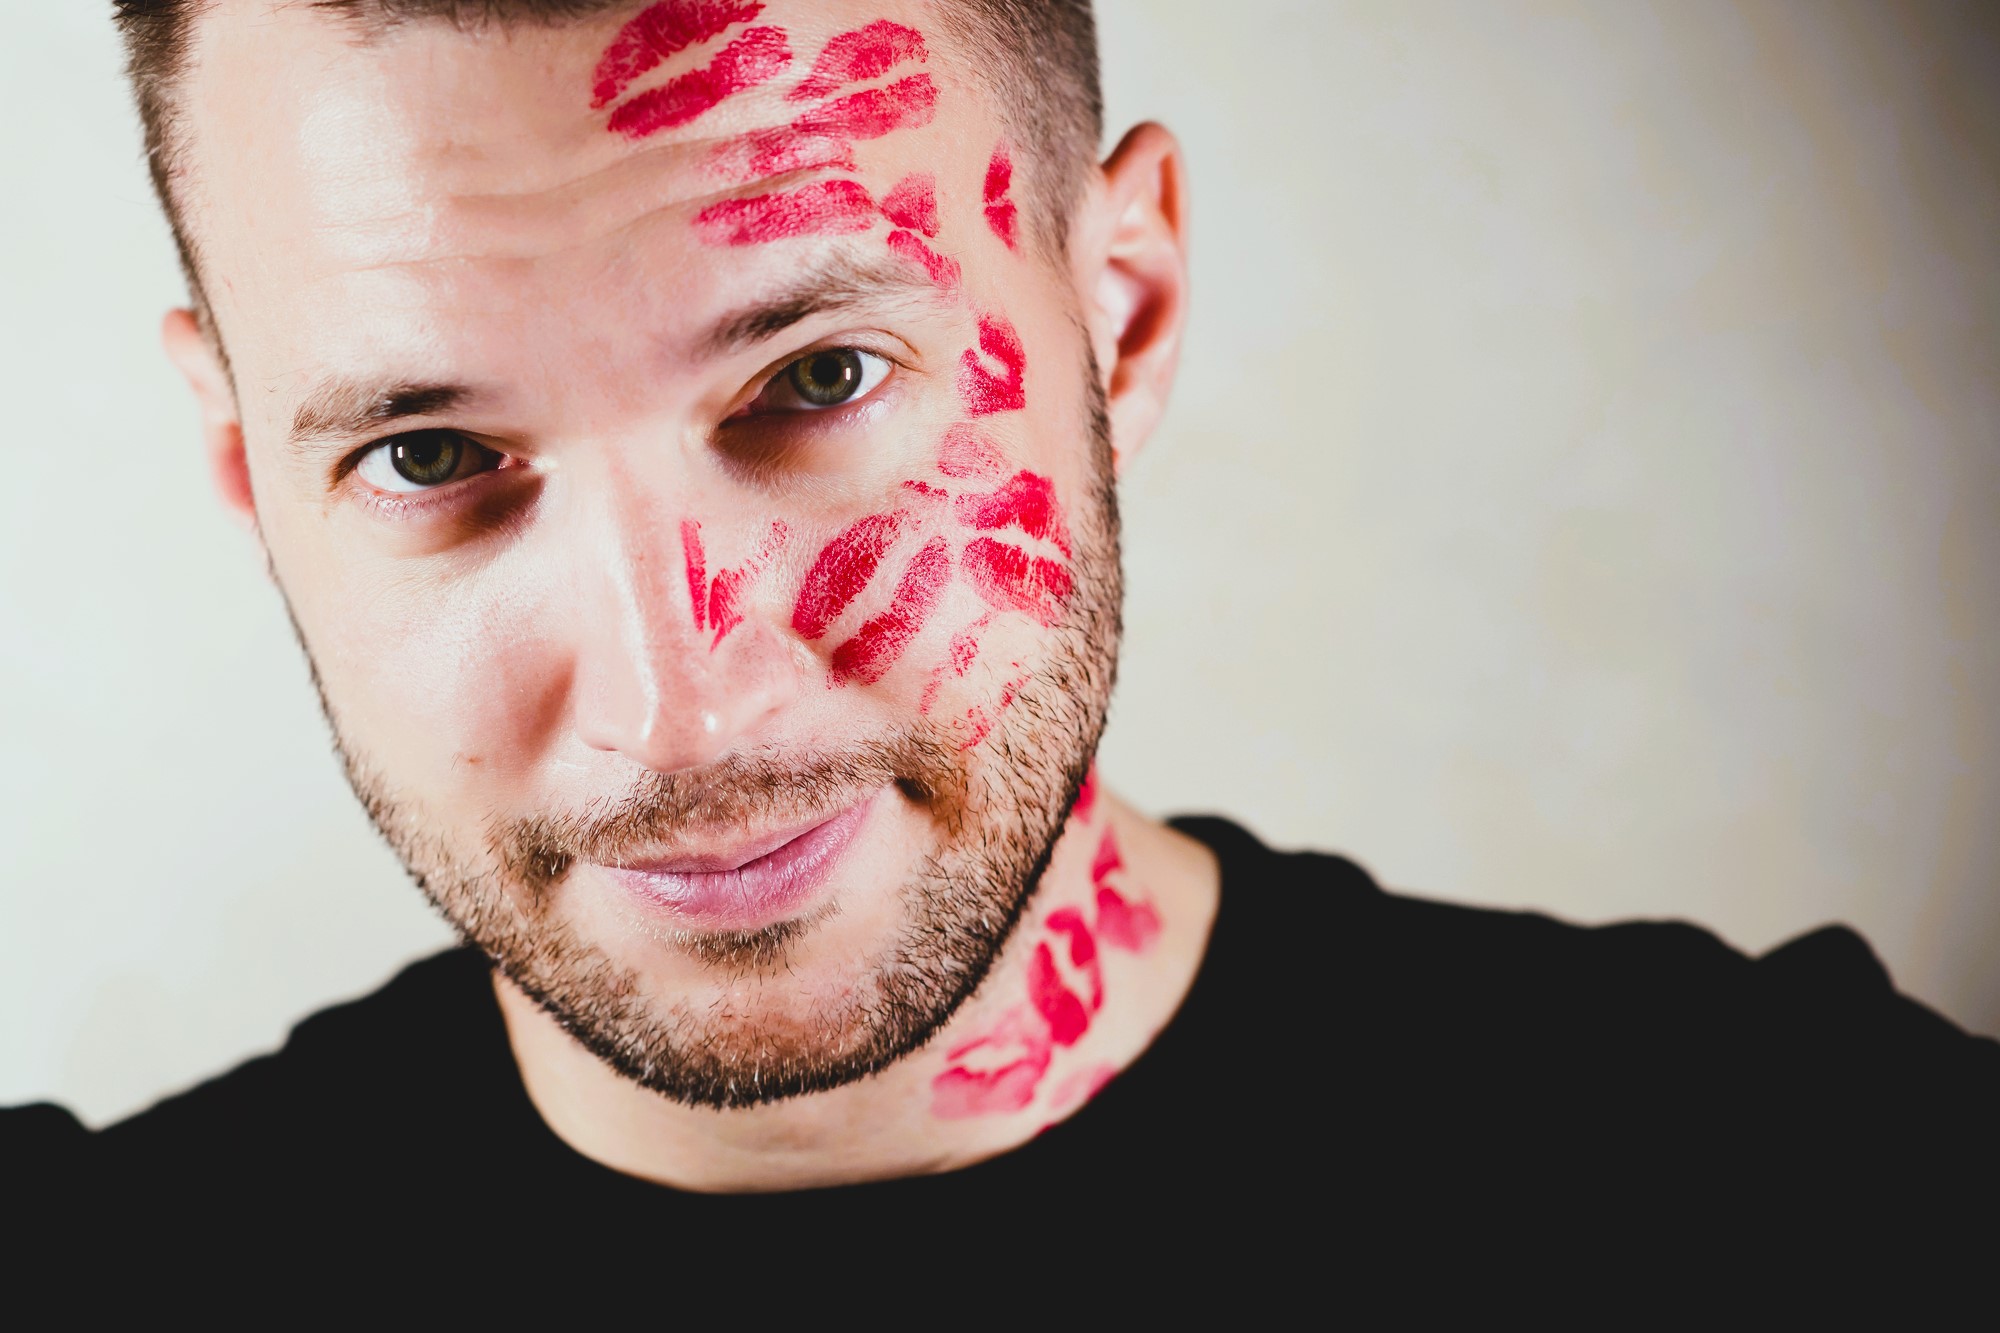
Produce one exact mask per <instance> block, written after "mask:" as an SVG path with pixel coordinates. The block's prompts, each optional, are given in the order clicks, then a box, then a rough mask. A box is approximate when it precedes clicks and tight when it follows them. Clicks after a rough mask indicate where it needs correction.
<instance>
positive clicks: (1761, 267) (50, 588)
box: [0, 0, 2000, 1122]
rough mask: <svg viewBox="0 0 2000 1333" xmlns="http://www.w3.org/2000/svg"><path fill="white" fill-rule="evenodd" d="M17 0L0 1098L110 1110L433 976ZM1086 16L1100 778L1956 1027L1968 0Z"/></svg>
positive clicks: (140, 248) (1965, 572) (1976, 189)
mask: <svg viewBox="0 0 2000 1333" xmlns="http://www.w3.org/2000/svg"><path fill="white" fill-rule="evenodd" d="M15 8H16V9H17V10H18V12H16V13H15V14H14V20H13V24H12V27H11V28H10V33H9V41H8V42H7V43H6V44H5V46H4V48H0V110H4V115H0V154H4V157H0V160H4V163H5V172H6V177H5V178H6V185H5V192H4V193H5V200H6V202H5V203H4V205H3V206H0V253H4V255H5V256H6V258H5V260H4V262H3V263H0V284H4V286H0V295H4V301H5V314H6V318H5V320H4V322H3V323H0V330H4V331H3V332H0V338H4V339H5V342H4V354H0V368H4V369H0V373H3V374H4V376H5V381H4V388H5V392H6V408H7V419H6V433H5V445H4V448H5V460H6V470H5V478H6V484H5V486H4V487H0V636H4V638H0V642H3V643H4V649H5V651H4V658H0V701H4V702H0V709H4V714H3V715H0V723H4V725H0V846H3V847H4V848H5V853H4V854H5V863H6V872H7V873H6V877H5V881H4V883H5V887H4V890H0V1103H6V1102H13V1101H21V1100H26V1099H30V1098H36V1097H54V1098H58V1099H60V1100H62V1101H65V1102H67V1103H68V1104H70V1105H71V1106H73V1107H75V1108H76V1109H78V1110H79V1111H80V1112H81V1113H82V1114H84V1115H85V1116H86V1117H87V1118H89V1119H90V1120H92V1121H95V1122H102V1121H104V1120H106V1119H107V1118H112V1117H115V1116H117V1115H120V1114H122V1113H125V1112H127V1111H130V1110H133V1109H135V1108H138V1107H140V1106H142V1105H144V1104H145V1103H147V1102H148V1101H150V1100H151V1099H153V1098H154V1097H156V1096H158V1095H160V1094H161V1093H163V1092H166V1091H168V1090H171V1089H174V1088H177V1087H180V1086H182V1085H185V1084H187V1083H189V1082H190V1081H192V1080H195V1079H197V1078H199V1077H201V1076H203V1075H205V1074H207V1073H210V1072H214V1071H217V1070H220V1069H222V1068H224V1067H226V1066H228V1065H230V1064H232V1063H233V1062H235V1061H237V1060H239V1059H241V1058H242V1057H244V1056H246V1055H249V1054H251V1053H253V1052H256V1051H259V1050H263V1049H267V1048H270V1047H272V1046H273V1045H275V1044H276V1043H277V1042H278V1041H280V1040H281V1038H282V1036H283V1033H284V1031H285V1029H286V1028H287V1027H288V1026H289V1024H290V1023H291V1022H292V1021H294V1020H295V1019H296V1018H298V1017H299V1016H301V1015H303V1014H305V1013H307V1012H309V1011H311V1010H313V1009H315V1008H317V1007H319V1006H321V1005H323V1004H325V1003H327V1002H328V1001H331V1000H334V999H336V998H340V997H345V996H349V995H353V994H356V993H359V992H362V991H365V990H367V989H370V988H372V987H373V986H375V985H376V984H378V983H379V982H380V981H381V980H382V979H384V978H385V977H386V976H387V975H388V974H389V973H390V972H391V971H392V970H393V969H394V968H395V967H396V966H397V965H398V964H399V963H400V962H401V961H403V960H405V959H407V958H410V957H412V956H415V955H418V954H421V953H423V952H426V951H428V950H431V949H434V948H436V947H438V946H440V945H441V944H443V943H445V942H446V939H447V935H446V932H445V930H444V928H443V927H442V926H441V925H440V924H439V923H438V922H437V921H435V920H434V919H433V918H432V917H431V916H430V915H429V914H428V913H427V911H426V909H425V908H423V907H422V906H421V905H420V902H419V899H418V896H417V894H416V892H415V891H414V890H413V889H411V888H410V887H409V886H408V885H407V884H406V883H405V882H404V881H403V879H402V877H401V874H400V872H399V871H398V869H397V867H396V865H395V864H394V863H393V861H392V860H391V858H390V857H389V856H388V855H387V854H386V853H385V852H384V851H383V850H382V849H381V848H379V847H378V846H377V845H376V843H375V841H374V840H373V837H372V834H371V833H370V831H369V830H368V828H367V827H366V825H365V823H364V821H363V819H362V817H361V816H360V814H359V813H358V812H357V811H356V809H355V808H354V805H353V802H352V801H351V799H350V798H349V796H348V794H347V791H346V790H345V788H344V787H343V785H342V784H341V782H340V779H339V777H338V776H337V773H336V770H335V766H334V763H333V761H332V759H331V758H330V756H329V753H328V745H327V741H326V737H325V735H324V733H323V731H322V728H321V724H320V721H319V718H318V715H317V713H316V711H315V709H314V707H313V704H312V700H311V697H310V695H309V692H308V689H307V685H306V680H305V674H304V671H303V669H302V666H301V664H300V662H299V660H298V657H297V653H296V651H295V650H294V648H293V646H292V643H291V641H290V639H289V637H288V635H287V632H286V630H285V627H284V623H283V618H282V615H281V612H280V608H279V605H278V602H277V599H276V597H275V596H274V595H273V593H272V592H271V591H270V590H269V589H268V588H267V587H266V586H265V584H264V582H263V578H262V571H261V567H260V564H259V561H258V559H257V557H256V555H255V554H254V552H253V551H252V550H251V549H250V548H249V546H248V544H247V542H246V540H245V539H244V538H243V537H241V536H240V535H239V534H238V533H236V532H235V531H234V530H233V529H231V528H230V527H229V526H228V525H227V524H226V523H225V522H224V520H223V518H222V517H221V514H220V513H219V511H218V509H217V507H216V505H215V504H214V503H213V502H212V501H211V499H210V497H209V495H208V494H207V492H206V490H205V483H204V479H203V476H202V471H201V468H200V465H199V460H198V455H197V449H196V439H195V435H194V418H193V414H192V411H191V409H190V407H189V405H188V404H187V402H186V401H185V400H184V397H183V391H182V390H181V388H180V386H179V385H178V384H176V383H175V382H174V380H173V379H172V377H171V376H170V374H169V372H168V370H167V367H166V366H165V364H164V362H163V361H162V360H161V358H160V357H159V355H158V354H157V352H156V350H155V342H154V328H155V324H156V320H157V317H158V315H159V313H160V311H161V310H163V309H164V308H165V307H166V306H167V305H168V304H170V303H171V302H173V301H175V300H176V299H177V296H178V289H177V284H176V277H175V273H174V270H173V267H172V263H171V257H170V252H169V247H168V242H167V239H166V236H165V234H164V231H163V229H162V227H161V226H160V224H159V223H158V222H157V221H156V219H155V218H154V215H153V206H152V203H151V200H150V199H149V198H148V197H147V193H146V185H145V181H144V176H143V173H142V171H141V168H140V164H139V158H138V152H137V148H136V135H135V134H134V132H133V128H132V125H131V119H130V115H129V113H128V111H127V106H126V100H125V94H124V91H123V89H122V87H121V86H120V83H119V80H118V75H117V68H116V54H115V51H114V48H113V42H112V36H111V32H110V27H109V24H108V21H107V20H106V18H105V17H104V15H105V13H106V12H107V11H108V9H109V6H108V4H103V3H95V2H94V0H93V2H91V3H86V2H84V0H64V2H63V3H61V4H53V3H50V4H44V3H36V4H34V5H32V6H29V5H18V6H16V7H15ZM1101 12H1102V19H1103V29H1104V46H1105V53H1106V61H1105V63H1106V76H1107V81H1108V91H1109V97H1110V104H1111V113H1112V118H1113V121H1114V124H1120V125H1122V124H1123V123H1128V122H1130V121H1132V120H1134V119H1135V118H1139V117H1144V116H1156V117H1159V118H1162V119H1164V120H1166V121H1168V122H1169V123H1171V124H1173V125H1174V126H1176V127H1177V128H1178V129H1179V131H1180V132H1181V133H1182V135H1183V136H1184V138H1185V141H1186V144H1187V148H1188V153H1189V159H1190V162H1191V163H1192V171H1193V180H1194V217H1195V228H1196V235H1195V240H1196V250H1195V256H1196V257H1195V277H1196V282H1197V314H1196V318H1195V324H1194V329H1193V332H1192V335H1191V337H1190V339H1189V343H1188V348H1187V360H1186V364H1185V369H1184V375H1183V379H1182V383H1181V387H1180V390H1179V397H1178V401H1177V404H1176V407H1175V410H1174V412H1173V414H1172V416H1171V417H1170V420H1169V424H1168V426H1167V428H1166V430H1165V431H1164V432H1163V433H1162V435H1161V436H1160V438H1159V439H1158V440H1157V441H1156V442H1155V444H1154V445H1153V447H1152V449H1151V451H1150V453H1149V454H1148V455H1146V456H1145V457H1144V458H1142V459H1141V461H1140V465H1139V466H1138V468H1137V469H1136V471H1135V473H1134V474H1133V476H1132V477H1131V479H1130V484H1129V486H1128V487H1127V490H1126V494H1125V503H1126V515H1127V520H1128V531H1129V537H1130V543H1129V557H1130V567H1131V602H1130V613H1129V618H1130V627H1131V628H1130V640H1129V647H1128V652H1127V655H1126V659H1125V667H1124V683H1123V687H1122V691H1121V694H1120V697H1119V700H1118V704H1117V707H1116V710H1115V714H1114V720H1113V730H1112V734H1111V736H1110V738H1109V740H1108V741H1107V746H1106V754H1105V760H1106V771H1107V773H1108V775H1109V777H1110V779H1111V780H1112V781H1113V782H1114V783H1116V784H1118V785H1121V786H1122V787H1123V788H1124V789H1125V790H1126V791H1127V792H1128V793H1129V794H1131V795H1132V796H1134V797H1135V798H1137V799H1138V800H1139V801H1140V802H1141V803H1142V804H1144V805H1145V806H1147V807H1148V808H1151V809H1153V810H1156V811H1162V812H1165V811H1172V810H1184V809H1213V810H1220V811H1226V812H1229V813H1233V814H1235V815H1237V816H1239V817H1241V818H1243V819H1244V820H1246V821H1247V822H1248V823H1250V824H1251V825H1252V826H1253V827H1255V828H1257V829H1258V830H1260V831H1261V832H1263V833H1264V834H1265V835H1267V836H1268V837H1270V838H1272V839H1274V840H1276V841H1278V842H1281V843H1287V844H1313V845H1317V846H1325V847H1337V848H1341V849H1344V850H1347V851H1349V852H1351V853H1353V854H1355V855H1357V856H1358V857H1360V858H1362V859H1363V860H1364V861H1366V862H1367V863H1368V864H1369V865H1371V866H1372V867H1373V868H1374V869H1375V870H1376V871H1377V873H1378V874H1380V875H1381V876H1382V877H1383V878H1385V879H1386V880H1387V881H1389V882H1390V883H1393V884H1396V885H1399V886H1403V887H1406V888H1409V889H1412V890H1415V891H1419V892H1424V893H1428V894H1432V895H1436V896H1441V897H1449V898H1457V899H1463V900H1469V901H1478V902H1488V903H1500V904H1518V905H1528V906H1534V907H1539V908H1543V909H1547V910H1552V911H1556V912H1559V913H1562V914H1564V915H1567V916H1571V917H1575V918H1579V919H1583V920H1602V919H1606V918H1612V917H1624V916H1630V915H1646V916H1688V917H1693V918H1695V919H1697V920H1700V921H1704V922H1707V923H1709V924H1710V925H1712V926H1713V927H1715V928H1716V929H1717V930H1719V931H1720V932H1721V933H1722V934H1723V935H1724V936H1725V937H1727V938H1728V939H1730V940H1731V941H1733V942H1735V943H1736V944H1738V945H1740V946H1742V947H1745V948H1749V949H1762V948H1765V947H1768V946H1769V945H1771V944H1773V943H1775V942H1777V941H1779V940H1781V939H1783V938H1785V937H1787V936H1789V935H1791V934H1794V933H1796V932H1798V931H1800V930H1803V929H1806V928H1808V927H1811V926H1813V925H1815V924H1817V923H1820V922H1823V921H1827V920H1836V919H1837V920H1845V921H1849V922H1853V923H1854V924H1856V925H1857V926H1859V927H1860V928H1862V929H1863V930H1864V931H1865V932H1866V933H1867V935H1868V936H1869V938H1870V939H1871V940H1873V941H1874V943H1875V945H1876V947H1877V949H1878V950H1879V951H1880V952H1881V954H1882V955H1883V957H1884V958H1885V959H1886V960H1887V961H1888V962H1889V964H1890V966H1891V967H1892V969H1893V970H1894V972H1895V974H1896V976H1897V977H1898V979H1899V980H1900V982H1901V983H1902V984H1903V985H1904V987H1905V988H1906V989H1908V990H1910V991H1912V992H1913V993H1915V994H1916V995H1918V996H1920V997H1922V998H1923V999H1925V1000H1927V1001H1929V1002H1931V1003H1933V1004H1935V1005H1937V1006H1939V1007H1941V1008H1942V1009H1943V1010H1944V1011H1945V1012H1946V1013H1948V1014H1951V1015H1952V1016H1954V1017H1955V1018H1957V1019H1958V1020H1959V1021H1960V1022H1962V1023H1964V1024H1967V1025H1969V1026H1971V1027H1974V1028H1977V1029H1982V1030H1985V1031H1988V1032H1993V1031H2000V970H1996V967H1995V963H1996V959H2000V895H1996V893H1995V892H1994V889H1995V887H1996V879H1997V878H2000V876H1996V871H2000V820H1996V817H1995V816H1996V806H2000V521H1996V520H2000V338H1996V327H1995V326H1996V318H2000V314H1997V313H1996V312H2000V299H1996V298H2000V96H1996V93H1995V89H1996V87H2000V77H1996V76H2000V60H1996V44H1997V43H1996V38H2000V22H1996V19H1995V16H1996V14H1997V13H2000V11H1996V9H1995V8H1994V7H1992V6H1990V5H1989V6H1980V5H1976V4H1975V5H1964V6H1946V5H1939V4H1928V3H1926V4H1910V3H1902V4H1896V5H1888V4H1840V3H1834V2H1833V0H1797V2H1795V3H1779V2H1777V0H1764V2H1763V3H1754V4H1723V3H1716V2H1714V0H1664V2H1663V3H1657V4H1641V3H1632V2H1614V0H1603V2H1601V3H1594V4H1586V3H1494V2H1493V0H1463V2H1462V3H1438V2H1426V3H1407V2H1399V3H1393V4H1345V3H1343V4H1332V3H1325V2H1324V0H1312V2H1310V3H1293V4H1280V3H1268V2H1267V3H1250V2H1249V0H1237V2H1236V3H1233V4H1229V5H1217V4H1213V3H1209V2H1208V0H1200V2H1195V0H1187V2H1184V3H1183V2H1167V0H1109V2H1108V3H1104V4H1103V5H1102V6H1101ZM1982 85H1983V86H1982ZM1295 943H1296V944H1297V945H1298V946H1299V947H1300V949H1301V953H1300V955H1299V957H1300V959H1301V960H1302V962H1304V963H1305V964H1306V965H1310V960H1311V946H1312V941H1310V940H1302V941H1296V942H1295Z"/></svg>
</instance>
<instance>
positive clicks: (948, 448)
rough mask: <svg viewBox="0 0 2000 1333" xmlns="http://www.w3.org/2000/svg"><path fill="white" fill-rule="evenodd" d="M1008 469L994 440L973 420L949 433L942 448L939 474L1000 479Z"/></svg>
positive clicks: (939, 448)
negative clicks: (998, 477)
mask: <svg viewBox="0 0 2000 1333" xmlns="http://www.w3.org/2000/svg"><path fill="white" fill-rule="evenodd" d="M1006 467H1007V463H1006V460H1005V459H1003V458H1002V457H1001V456H1000V450H999V449H998V448H997V447H996V446H995V445H994V443H993V441H992V440H990V439H988V438H987V436H986V433H985V432H984V431H982V430H980V429H979V427H977V426H975V425H973V424H972V423H971V422H969V421H961V422H959V423H958V424H956V425H954V426H952V427H951V428H949V429H948V430H946V431H945V433H944V443H942V444H941V445H939V446H938V471H940V472H942V473H944V474H945V475H946V476H947V477H997V476H999V475H1000V474H1001V473H1002V472H1003V471H1005V470H1006Z"/></svg>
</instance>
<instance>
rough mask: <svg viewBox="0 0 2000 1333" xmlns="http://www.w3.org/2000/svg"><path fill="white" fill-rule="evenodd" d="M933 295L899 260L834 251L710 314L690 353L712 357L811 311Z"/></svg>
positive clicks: (737, 348)
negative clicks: (779, 283) (746, 300)
mask: <svg viewBox="0 0 2000 1333" xmlns="http://www.w3.org/2000/svg"><path fill="white" fill-rule="evenodd" d="M937 295H938V289H937V287H936V286H934V285H933V284H932V283H931V282H930V281H929V280H928V279H926V278H924V277H921V276H919V275H918V274H917V273H916V272H915V271H914V270H913V269H912V268H911V266H910V265H909V264H908V263H906V262H904V261H903V260H901V259H896V258H894V257H889V256H885V257H883V258H882V259H872V258H870V259H863V258H861V257H859V256H857V255H855V254H853V253H851V252H850V251H846V250H838V251H835V252H834V253H832V254H831V255H828V256H827V257H826V258H825V259H823V260H822V261H820V262H819V263H818V264H817V265H815V266H814V267H812V268H811V269H808V270H807V271H806V272H804V273H802V274H800V275H799V276H798V277H797V278H796V279H794V280H793V281H791V282H789V283H786V284H785V285H783V286H781V287H778V288H777V289H775V290H773V291H770V292H766V293H764V294H763V295H761V296H759V297H758V298H757V299H756V300H754V301H752V302H750V303H749V304H747V305H744V306H741V307H739V308H737V309H736V310H732V311H730V312H729V313H727V314H725V315H723V316H721V317H720V318H718V319H716V320H715V321H714V322H713V323H712V324H710V325H709V327H708V330H707V331H706V332H705V333H703V334H702V335H701V336H700V337H698V338H697V339H696V340H695V343H694V348H695V354H696V355H697V356H698V357H700V358H701V359H703V360H713V359H715V358H717V357H723V356H728V355H730V354H732V353H735V352H739V351H742V350H743V349H744V348H746V347H749V346H752V345H754V344H756V343H760V342H763V341H765V340H766V339H768V338H773V337H776V336H777V335H778V334H780V333H783V332H784V331H785V330H786V329H789V328H791V327H792V326H793V325H794V324H799V323H803V322H804V321H806V320H808V319H811V318H813V317H814V316H815V315H824V314H827V313H829V312H833V311H845V310H854V309H857V308H860V307H863V306H873V305H882V304H894V303H897V302H902V301H912V300H917V299H925V298H932V297H935V296H937Z"/></svg>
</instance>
